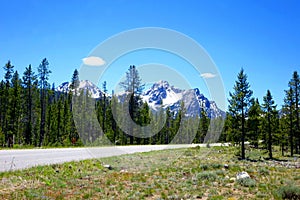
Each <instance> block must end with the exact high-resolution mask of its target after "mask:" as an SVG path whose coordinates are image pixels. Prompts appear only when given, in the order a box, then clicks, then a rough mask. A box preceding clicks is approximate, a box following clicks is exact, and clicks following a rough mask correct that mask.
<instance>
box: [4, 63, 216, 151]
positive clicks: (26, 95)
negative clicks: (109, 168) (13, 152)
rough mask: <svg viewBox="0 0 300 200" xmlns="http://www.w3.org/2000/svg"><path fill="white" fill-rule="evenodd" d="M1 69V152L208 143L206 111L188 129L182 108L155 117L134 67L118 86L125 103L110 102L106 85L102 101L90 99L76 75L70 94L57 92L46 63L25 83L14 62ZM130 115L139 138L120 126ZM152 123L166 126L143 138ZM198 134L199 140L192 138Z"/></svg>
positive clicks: (112, 99) (28, 70)
mask: <svg viewBox="0 0 300 200" xmlns="http://www.w3.org/2000/svg"><path fill="white" fill-rule="evenodd" d="M3 69H4V72H5V73H4V79H3V80H2V81H1V82H0V146H1V147H13V146H14V147H19V146H23V147H25V146H31V147H42V146H81V145H103V144H108V143H113V144H116V145H127V144H168V143H170V142H171V141H173V142H176V143H181V142H182V141H185V140H186V141H190V140H191V139H193V138H195V139H193V140H194V142H197V143H199V142H203V141H204V136H205V135H206V132H207V131H208V126H209V123H210V119H209V118H208V117H207V114H206V113H205V111H204V110H203V111H202V112H201V113H202V117H201V119H200V117H197V118H193V119H188V120H186V122H185V123H182V115H183V114H184V113H182V112H184V105H182V106H181V107H182V109H181V110H180V111H179V112H178V113H174V112H171V111H170V109H166V110H164V109H161V110H160V111H159V112H156V113H154V112H152V111H151V109H150V108H149V106H148V104H147V103H145V102H143V101H142V99H141V94H142V91H143V89H144V88H143V87H144V86H143V85H142V82H141V79H140V77H139V74H138V71H137V69H136V67H135V66H130V67H129V69H128V72H127V74H126V81H124V82H122V83H121V84H120V85H121V87H123V88H124V90H125V91H126V93H127V94H128V98H127V97H126V98H125V99H126V101H127V102H122V101H120V98H119V97H118V96H117V95H114V94H113V95H112V96H111V97H110V96H108V95H107V89H106V82H104V83H103V85H102V91H103V93H102V96H101V97H100V98H99V99H93V98H91V96H90V94H89V93H88V92H87V91H85V90H82V89H78V87H79V84H80V80H79V73H78V71H77V70H76V69H75V70H74V73H73V75H72V77H71V81H70V82H71V84H70V90H69V92H58V91H56V90H55V85H54V83H53V84H52V85H51V84H50V83H49V77H50V75H51V70H50V67H49V62H48V60H47V59H46V58H44V59H43V60H42V61H41V63H40V65H39V66H38V67H37V73H36V72H35V71H34V69H33V67H32V66H31V65H29V66H28V67H26V68H25V71H24V72H23V75H22V77H21V76H20V74H19V72H18V71H17V70H14V66H13V65H12V63H11V61H8V62H7V63H6V64H5V66H4V67H3ZM128 106H129V108H128ZM126 107H127V108H126ZM126 109H128V110H129V115H130V117H131V118H132V119H133V121H134V123H136V124H137V125H138V128H136V127H132V126H130V125H129V126H127V128H128V129H129V131H130V132H131V133H136V134H127V133H128V132H127V133H126V131H124V130H123V129H122V127H120V126H119V124H118V123H122V121H126V120H125V119H126V118H128V115H127V113H126V112H124V110H126ZM74 110H76V112H74ZM91 113H92V114H91ZM113 113H117V115H115V116H114V115H113ZM93 114H94V115H95V116H96V119H97V121H95V120H94V117H93ZM152 118H153V119H156V121H157V122H165V123H164V124H154V125H153V126H152V127H151V129H153V130H156V131H157V134H155V135H152V136H151V137H147V135H145V137H140V136H141V133H143V134H147V133H146V131H147V130H148V129H147V130H146V128H144V127H146V126H147V125H149V124H150V121H151V119H152ZM126 123H127V122H126ZM99 124H100V126H101V129H99V127H98V126H99ZM181 124H183V125H184V126H185V129H184V131H185V132H184V134H183V133H182V134H181V135H184V136H183V137H181V138H175V135H176V134H177V133H178V132H180V131H181V132H183V128H181V129H182V130H181V129H180V126H181ZM191 124H193V125H191ZM198 124H202V125H199V126H198ZM196 125H197V127H196V128H195V126H196ZM123 127H124V126H123ZM125 127H126V125H125ZM196 131H197V137H194V135H193V133H195V132H196ZM135 135H139V136H135ZM103 136H105V137H103ZM105 138H106V139H105ZM174 138H175V139H174ZM107 139H108V140H107Z"/></svg>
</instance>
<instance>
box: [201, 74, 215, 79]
mask: <svg viewBox="0 0 300 200" xmlns="http://www.w3.org/2000/svg"><path fill="white" fill-rule="evenodd" d="M201 77H202V78H214V77H216V75H215V74H212V73H203V74H201Z"/></svg>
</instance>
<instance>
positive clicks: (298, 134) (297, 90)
mask: <svg viewBox="0 0 300 200" xmlns="http://www.w3.org/2000/svg"><path fill="white" fill-rule="evenodd" d="M289 87H290V88H291V89H292V96H293V100H294V104H295V105H294V115H295V126H296V129H295V138H296V145H295V147H296V153H297V154H299V149H300V120H299V111H300V110H299V107H300V78H299V75H298V72H297V71H295V72H294V73H293V78H292V80H291V81H290V82H289Z"/></svg>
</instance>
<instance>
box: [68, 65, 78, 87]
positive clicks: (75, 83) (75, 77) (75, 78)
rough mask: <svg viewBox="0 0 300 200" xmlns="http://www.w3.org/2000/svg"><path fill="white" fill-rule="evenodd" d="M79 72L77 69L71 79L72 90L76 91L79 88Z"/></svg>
mask: <svg viewBox="0 0 300 200" xmlns="http://www.w3.org/2000/svg"><path fill="white" fill-rule="evenodd" d="M79 83H80V80H79V72H78V70H77V69H75V70H74V72H73V75H72V79H71V85H70V88H71V89H76V88H78V87H79Z"/></svg>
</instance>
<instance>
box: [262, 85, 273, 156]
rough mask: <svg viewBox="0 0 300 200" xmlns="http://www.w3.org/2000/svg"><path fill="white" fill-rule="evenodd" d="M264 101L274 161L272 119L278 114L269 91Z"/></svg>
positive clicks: (270, 152) (270, 147)
mask: <svg viewBox="0 0 300 200" xmlns="http://www.w3.org/2000/svg"><path fill="white" fill-rule="evenodd" d="M263 101H264V103H263V105H262V107H263V110H264V113H265V117H266V120H267V132H268V151H269V158H270V159H272V158H273V154H272V140H273V139H272V131H273V124H272V118H273V117H274V115H275V114H276V112H275V110H276V105H275V102H274V100H273V97H272V95H271V92H270V90H268V91H267V94H266V96H264V98H263Z"/></svg>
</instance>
